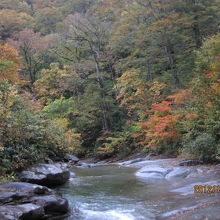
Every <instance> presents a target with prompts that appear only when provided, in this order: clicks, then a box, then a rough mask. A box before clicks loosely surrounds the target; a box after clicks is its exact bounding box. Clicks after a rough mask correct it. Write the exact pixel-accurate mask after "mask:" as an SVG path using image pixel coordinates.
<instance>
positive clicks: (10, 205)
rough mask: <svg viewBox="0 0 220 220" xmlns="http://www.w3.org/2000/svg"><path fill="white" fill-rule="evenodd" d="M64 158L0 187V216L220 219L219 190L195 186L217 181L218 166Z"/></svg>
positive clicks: (13, 219)
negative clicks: (81, 160)
mask: <svg viewBox="0 0 220 220" xmlns="http://www.w3.org/2000/svg"><path fill="white" fill-rule="evenodd" d="M66 160H67V161H66V162H68V163H51V164H38V165H36V166H33V167H30V168H29V169H27V170H25V171H23V172H22V173H21V174H20V179H21V181H25V182H28V183H25V182H16V183H9V184H4V185H1V186H0V219H1V220H32V219H33V220H35V219H36V220H37V219H38V220H41V219H42V220H44V219H51V220H52V219H65V220H148V219H149V220H153V219H182V220H189V219H190V220H191V219H192V220H193V219H199V220H203V219H210V220H215V219H216V220H218V219H220V217H219V216H220V211H219V207H220V197H219V195H220V192H218V190H217V189H215V190H214V191H215V192H214V191H213V192H209V193H208V192H204V188H202V191H201V192H199V191H198V193H195V191H196V190H199V189H197V188H195V186H219V185H220V165H203V164H202V162H201V161H180V160H178V159H152V158H135V159H133V160H128V161H123V162H118V163H109V162H104V161H102V162H99V163H89V161H83V162H79V161H78V160H77V159H76V158H74V157H72V162H71V163H70V157H68V158H66ZM37 184H38V185H37ZM41 185H42V186H41ZM48 186H49V187H56V188H55V189H56V191H54V190H52V189H49V188H47V187H48ZM200 190H201V189H200ZM62 195H63V196H62Z"/></svg>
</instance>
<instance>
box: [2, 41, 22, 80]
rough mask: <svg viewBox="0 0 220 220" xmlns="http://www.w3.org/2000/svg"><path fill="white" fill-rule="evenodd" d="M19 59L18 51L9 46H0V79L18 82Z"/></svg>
mask: <svg viewBox="0 0 220 220" xmlns="http://www.w3.org/2000/svg"><path fill="white" fill-rule="evenodd" d="M19 69H20V57H19V55H18V51H17V50H16V49H14V48H12V47H10V46H9V45H7V44H5V45H0V79H7V80H9V81H11V82H16V81H18V72H19Z"/></svg>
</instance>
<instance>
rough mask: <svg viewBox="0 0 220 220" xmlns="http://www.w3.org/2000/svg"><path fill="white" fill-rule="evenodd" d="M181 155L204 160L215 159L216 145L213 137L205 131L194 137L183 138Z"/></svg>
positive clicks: (210, 160)
mask: <svg viewBox="0 0 220 220" xmlns="http://www.w3.org/2000/svg"><path fill="white" fill-rule="evenodd" d="M184 142H185V144H184V145H183V147H184V150H183V152H182V153H183V155H185V156H187V157H189V158H192V159H199V160H203V161H204V162H212V161H215V160H216V155H217V147H216V141H215V138H214V137H213V136H212V135H210V134H207V133H200V134H198V136H196V137H195V138H194V139H192V138H191V137H188V138H186V139H185V140H184Z"/></svg>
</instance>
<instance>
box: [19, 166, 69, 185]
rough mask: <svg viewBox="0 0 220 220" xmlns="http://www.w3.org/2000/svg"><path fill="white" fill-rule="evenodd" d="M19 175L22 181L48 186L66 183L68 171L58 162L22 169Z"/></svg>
mask: <svg viewBox="0 0 220 220" xmlns="http://www.w3.org/2000/svg"><path fill="white" fill-rule="evenodd" d="M19 177H20V180H21V181H22V182H28V183H35V184H39V185H43V186H49V187H50V186H58V185H62V184H64V183H66V182H67V180H68V179H69V177H70V172H69V171H68V170H67V169H65V168H64V167H62V166H61V165H60V164H59V165H58V164H39V165H35V166H32V167H31V168H29V169H28V170H26V171H23V172H22V173H21V174H20V176H19Z"/></svg>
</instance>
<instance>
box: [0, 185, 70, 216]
mask: <svg viewBox="0 0 220 220" xmlns="http://www.w3.org/2000/svg"><path fill="white" fill-rule="evenodd" d="M68 212H69V206H68V201H67V200H66V199H64V198H62V197H61V196H60V195H59V194H57V193H55V192H54V191H52V190H51V189H48V188H47V187H45V186H39V185H35V184H30V183H22V182H12V183H8V184H3V185H0V219H1V220H47V219H48V220H49V219H53V218H56V219H63V218H64V217H66V216H67V215H68Z"/></svg>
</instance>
